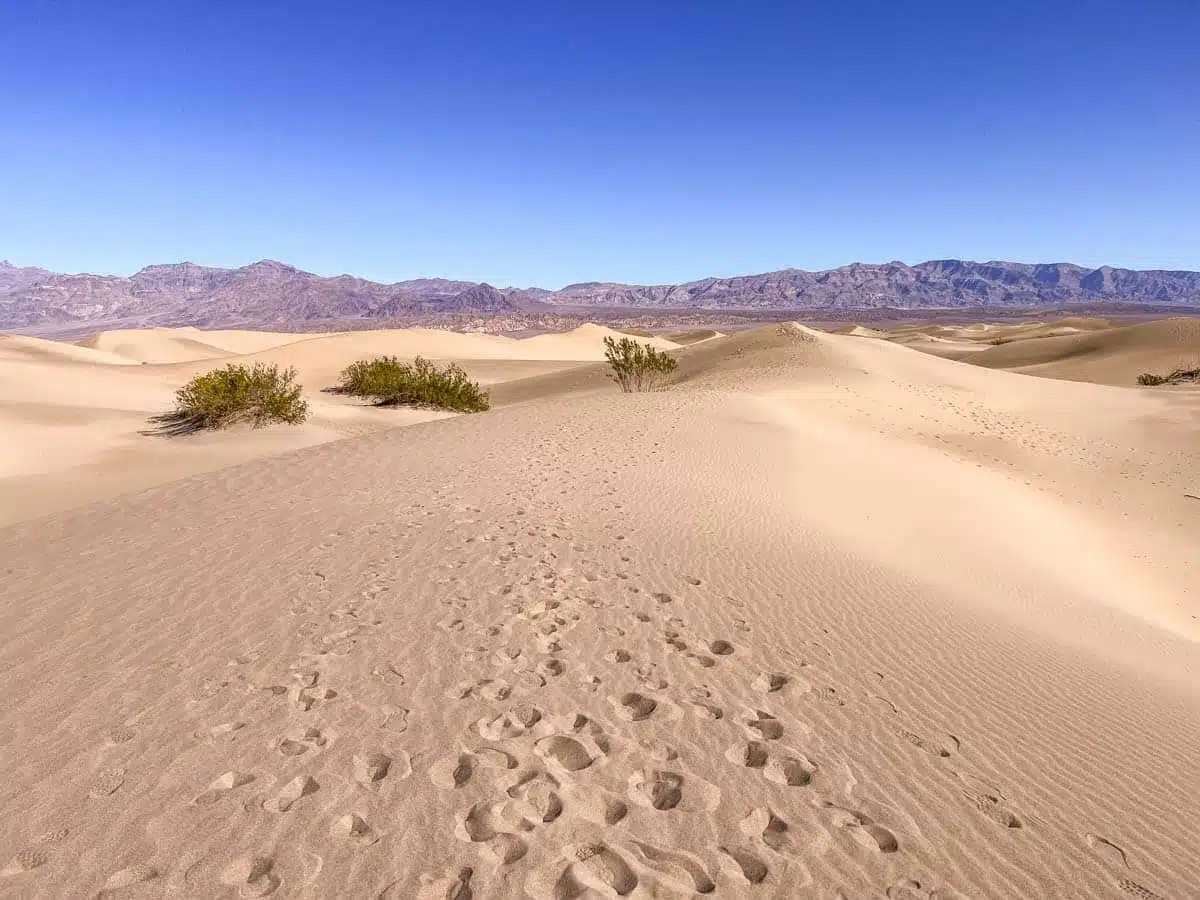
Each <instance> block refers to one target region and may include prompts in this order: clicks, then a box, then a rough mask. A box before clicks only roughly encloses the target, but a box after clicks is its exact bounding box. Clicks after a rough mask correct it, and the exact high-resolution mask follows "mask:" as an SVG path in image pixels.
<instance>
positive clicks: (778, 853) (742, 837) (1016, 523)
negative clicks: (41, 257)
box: [0, 319, 1200, 900]
mask: <svg viewBox="0 0 1200 900" xmlns="http://www.w3.org/2000/svg"><path fill="white" fill-rule="evenodd" d="M846 330H847V331H850V332H852V333H848V334H828V333H823V332H818V331H814V330H811V329H808V328H805V327H803V326H794V325H783V326H780V325H771V326H769V327H766V328H763V329H760V330H754V331H745V332H739V333H737V334H734V335H730V336H726V337H716V338H713V339H710V340H706V341H703V342H701V343H697V344H693V345H691V346H687V347H684V348H683V349H680V350H678V356H679V359H680V367H679V368H680V374H681V375H682V376H683V377H682V381H681V382H680V383H679V384H677V385H676V386H674V387H673V388H672V389H671V390H669V391H666V392H662V393H654V394H642V395H623V394H620V393H619V392H618V391H616V389H615V388H614V387H613V385H612V383H611V382H610V381H608V380H607V379H606V378H605V375H604V370H603V364H602V363H598V362H597V360H598V359H600V358H601V357H602V346H601V338H602V337H603V336H604V334H606V333H608V332H606V331H605V330H604V329H601V328H598V327H585V328H582V329H579V330H578V331H576V332H572V333H570V334H566V335H546V336H541V337H536V338H531V339H526V340H523V341H514V340H511V339H505V338H495V337H488V336H484V335H454V334H446V333H439V332H412V331H409V332H378V331H377V332H363V333H348V334H337V335H283V334H280V335H271V334H265V333H251V332H200V331H196V330H194V329H183V330H171V331H166V330H154V331H131V332H109V333H106V334H101V335H97V336H95V337H94V338H92V339H89V340H88V341H86V342H84V345H73V344H65V343H56V342H51V341H39V340H36V339H33V338H24V337H7V338H0V432H2V433H3V442H2V443H0V520H2V521H3V522H5V523H7V524H5V525H3V527H0V593H2V596H3V602H2V603H0V696H3V698H4V702H3V704H2V705H0V771H2V772H3V773H4V778H3V780H2V781H0V813H2V814H3V815H2V817H0V897H22V898H23V897H56V898H57V897H95V896H98V895H101V896H105V897H108V896H112V897H125V896H128V897H160V896H172V897H174V896H180V897H204V898H207V897H223V896H230V897H233V896H243V897H255V896H266V895H268V894H273V895H275V896H282V897H311V898H325V897H387V898H423V900H425V898H433V897H437V898H454V900H465V898H469V897H474V898H492V897H498V898H507V897H514V898H517V897H529V898H533V900H568V898H584V897H613V896H624V897H633V898H638V897H666V898H683V897H691V896H694V895H698V894H699V895H703V894H713V895H714V896H728V897H763V898H768V897H769V898H793V897H795V898H805V897H813V898H835V897H842V898H847V900H849V898H876V897H885V898H891V900H898V898H922V897H925V898H934V897H936V898H942V900H945V898H961V897H986V898H1005V900H1009V898H1041V897H1053V898H1059V897H1063V898H1070V897H1079V898H1085V897H1087V898H1091V897H1114V898H1120V897H1133V898H1155V897H1162V898H1168V897H1169V898H1187V897H1195V896H1196V885H1198V884H1200V856H1198V855H1197V853H1196V847H1195V839H1196V835H1197V834H1200V804H1198V803H1197V802H1196V798H1197V797H1200V647H1198V645H1197V641H1198V640H1200V619H1198V618H1197V617H1198V616H1200V596H1198V591H1200V588H1198V585H1200V575H1198V573H1200V549H1198V548H1200V542H1198V540H1197V538H1198V536H1200V500H1197V499H1195V498H1196V497H1197V496H1200V452H1198V448H1200V390H1198V389H1196V388H1193V387H1185V386H1179V387H1160V388H1139V387H1135V386H1133V384H1134V380H1135V379H1136V377H1137V374H1139V373H1140V372H1142V371H1166V370H1170V369H1171V368H1172V367H1174V366H1175V365H1177V364H1178V363H1180V362H1181V361H1187V360H1189V359H1196V358H1200V322H1198V321H1197V320H1188V319H1172V320H1164V321H1159V322H1150V323H1144V324H1138V325H1113V324H1112V323H1106V322H1103V321H1099V320H1092V319H1080V320H1067V321H1065V322H1057V323H1046V324H1034V325H1021V326H998V327H995V328H992V329H991V330H989V329H988V327H987V326H962V327H947V326H934V327H930V328H924V329H922V328H919V327H912V326H909V327H905V328H899V329H893V330H891V331H887V332H883V331H872V330H870V329H861V328H860V329H846ZM662 346H664V347H670V346H672V345H671V344H670V343H664V344H662ZM384 352H386V353H395V354H398V355H412V354H416V353H421V354H423V355H426V356H428V357H431V358H436V359H456V360H460V361H461V362H462V363H463V365H464V366H466V367H467V369H468V371H469V372H470V373H471V374H472V375H473V376H474V377H476V378H478V379H480V380H482V381H486V382H487V383H488V384H489V386H490V388H491V390H492V394H493V402H494V408H493V410H492V411H490V412H488V413H484V414H480V415H472V416H441V415H437V414H432V413H427V412H420V411H411V410H408V411H405V410H378V409H373V408H369V407H363V406H361V405H359V404H357V403H354V402H350V401H347V400H345V399H344V398H339V397H336V396H334V395H330V394H324V393H321V392H320V388H321V387H324V386H328V385H330V384H332V383H333V381H334V380H335V378H336V373H337V371H338V370H339V369H340V368H341V367H342V366H344V365H345V364H346V363H347V362H349V361H351V360H352V359H354V358H356V357H358V356H363V355H370V354H375V353H384ZM227 359H229V360H245V359H249V360H258V359H262V360H268V361H277V362H280V363H283V364H286V365H294V366H296V367H297V369H298V370H299V372H300V380H301V381H302V382H303V383H304V384H305V385H306V387H307V388H308V392H307V394H308V397H309V399H310V402H311V403H312V405H313V413H314V415H313V420H312V421H311V422H310V423H308V424H306V425H304V426H301V427H299V428H287V427H280V428H269V429H263V430H260V431H257V432H255V431H249V430H246V431H242V430H235V431H233V432H230V433H225V434H210V435H196V436H189V437H185V438H171V439H168V438H162V437H150V436H145V435H142V434H139V430H140V429H143V428H145V427H147V426H146V418H147V417H148V416H149V415H152V414H154V413H156V412H161V411H164V410H165V409H166V408H167V407H169V405H170V401H171V396H172V393H173V391H174V390H175V389H176V388H177V387H178V386H179V385H181V384H182V383H183V382H184V381H186V380H187V378H189V377H191V376H192V375H194V374H196V373H197V372H203V371H206V370H207V369H209V368H212V367H213V366H214V365H215V364H217V363H220V362H221V361H224V360H227ZM214 361H215V362H214ZM397 425H405V426H406V427H393V426H397Z"/></svg>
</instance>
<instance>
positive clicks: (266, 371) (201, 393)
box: [156, 363, 308, 431]
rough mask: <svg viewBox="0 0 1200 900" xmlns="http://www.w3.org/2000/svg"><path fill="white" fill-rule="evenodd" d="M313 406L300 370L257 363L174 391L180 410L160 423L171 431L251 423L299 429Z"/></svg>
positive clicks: (232, 367) (213, 374) (219, 371)
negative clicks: (298, 377)
mask: <svg viewBox="0 0 1200 900" xmlns="http://www.w3.org/2000/svg"><path fill="white" fill-rule="evenodd" d="M307 417H308V404H307V403H306V402H305V401H304V399H303V398H302V397H301V387H300V385H298V384H296V370H295V369H284V370H283V371H280V369H279V367H278V366H276V365H266V364H265V363H255V364H254V366H253V368H250V367H247V366H244V365H236V364H230V365H228V366H226V367H225V368H223V369H215V370H213V371H212V372H209V373H207V374H206V375H197V376H196V377H195V378H193V379H192V380H191V381H189V382H188V383H187V384H185V385H184V386H183V387H181V388H180V389H179V390H178V391H176V393H175V410H174V411H173V412H170V413H167V414H166V415H164V416H160V417H158V418H157V419H156V421H158V422H159V423H160V424H162V425H164V426H166V427H168V428H169V429H172V430H180V431H189V430H198V429H201V428H227V427H229V426H230V425H236V424H238V423H240V422H248V423H250V424H251V425H252V426H254V427H255V428H260V427H262V426H263V425H269V424H271V423H272V422H285V423H287V424H289V425H298V424H300V423H301V422H303V421H304V420H305V419H306V418H307Z"/></svg>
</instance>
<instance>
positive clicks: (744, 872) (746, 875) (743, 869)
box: [719, 846, 770, 884]
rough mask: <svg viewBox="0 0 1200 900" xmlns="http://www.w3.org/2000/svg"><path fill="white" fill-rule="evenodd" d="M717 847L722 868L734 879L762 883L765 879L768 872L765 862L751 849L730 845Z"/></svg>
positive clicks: (744, 882) (742, 881)
mask: <svg viewBox="0 0 1200 900" xmlns="http://www.w3.org/2000/svg"><path fill="white" fill-rule="evenodd" d="M719 849H720V851H721V863H722V868H724V869H725V871H727V872H728V873H729V874H730V875H731V876H732V877H733V878H734V880H735V881H739V882H741V883H743V884H762V882H763V881H764V880H766V877H767V875H769V874H770V870H769V869H768V868H767V864H766V863H765V862H763V861H762V860H761V859H760V858H759V857H758V855H757V854H755V853H754V852H753V851H751V850H747V849H745V848H743V847H730V846H722V847H720V848H719Z"/></svg>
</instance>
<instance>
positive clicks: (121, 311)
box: [0, 259, 1200, 329]
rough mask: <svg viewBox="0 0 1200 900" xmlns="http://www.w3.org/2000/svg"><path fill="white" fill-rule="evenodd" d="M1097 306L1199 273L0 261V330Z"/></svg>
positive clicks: (1155, 297) (1196, 278)
mask: <svg viewBox="0 0 1200 900" xmlns="http://www.w3.org/2000/svg"><path fill="white" fill-rule="evenodd" d="M1096 303H1127V304H1146V305H1151V304H1152V305H1156V306H1178V307H1200V272H1171V271H1134V270H1131V269H1114V268H1111V267H1108V266H1103V267H1101V268H1098V269H1087V268H1084V267H1082V266H1075V265H1070V264H1068V263H1049V264H1041V265H1030V264H1024V263H1010V262H986V263H977V262H969V261H964V260H957V259H949V260H935V261H932V262H924V263H920V264H918V265H915V266H908V265H905V264H904V263H901V262H891V263H884V264H882V265H870V264H864V263H855V264H853V265H849V266H843V267H841V268H838V269H830V270H828V271H824V272H806V271H803V270H801V269H783V270H780V271H778V272H767V273H765V274H762V275H743V276H738V277H735V278H705V279H701V280H700V281H692V282H688V283H686V284H675V285H632V284H613V283H607V282H588V283H583V284H572V285H568V286H567V287H565V288H562V289H561V290H556V291H551V290H544V289H540V288H531V289H512V288H510V289H498V288H495V287H492V286H491V285H489V284H476V283H474V282H465V281H447V280H445V279H440V278H423V279H418V280H414V281H402V282H397V283H395V284H380V283H378V282H373V281H367V280H365V279H362V278H354V277H352V276H349V275H339V276H336V277H332V278H328V277H322V276H319V275H314V274H312V273H311V272H304V271H302V270H300V269H297V268H295V267H294V266H289V265H285V264H283V263H278V262H273V261H270V260H263V261H262V262H257V263H254V264H253V265H249V266H243V267H241V268H237V269H217V268H209V267H205V266H198V265H195V264H194V263H177V264H173V265H157V266H148V267H147V268H145V269H142V270H141V271H139V272H137V273H136V274H134V275H132V276H130V277H127V278H126V277H116V276H108V275H63V274H58V273H55V272H49V271H47V270H45V269H37V268H18V267H16V266H13V265H12V264H10V263H7V262H0V328H22V329H26V328H37V327H43V326H57V325H65V324H74V323H78V324H81V325H82V324H86V323H91V322H95V323H106V324H108V323H115V322H126V323H136V324H139V325H183V324H191V325H202V326H218V325H250V324H252V325H257V326H269V325H272V324H282V323H293V324H295V323H302V322H313V321H324V320H343V321H344V320H351V321H353V320H361V319H367V320H378V319H387V318H404V317H412V316H419V315H427V314H436V315H442V314H447V315H448V314H461V313H471V314H479V315H499V314H512V313H518V312H531V311H532V312H539V311H554V310H563V309H579V308H582V309H586V308H595V307H604V308H609V309H614V308H630V309H655V310H760V311H764V312H766V311H773V312H778V311H782V310H800V311H802V310H830V311H833V310H853V309H863V310H870V309H884V308H893V309H971V308H978V307H992V308H998V309H1014V308H1031V309H1036V308H1038V307H1049V306H1054V307H1060V306H1063V305H1068V304H1096Z"/></svg>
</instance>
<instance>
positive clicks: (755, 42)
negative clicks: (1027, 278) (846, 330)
mask: <svg viewBox="0 0 1200 900" xmlns="http://www.w3.org/2000/svg"><path fill="white" fill-rule="evenodd" d="M1198 46H1200V3H1197V2H1196V0H1077V2H1054V0H1044V2H1026V0H1006V2H993V3H979V2H962V0H957V2H948V0H919V2H912V3H900V2H896V0H886V2H885V0H878V2H876V0H857V2H855V0H845V2H835V0H828V2H825V3H821V4H817V3H804V2H798V0H793V2H774V0H759V2H755V0H747V2H743V3H734V2H708V0H665V2H652V0H642V2H627V0H607V2H603V3H596V2H577V3H568V2H561V0H558V2H546V3H532V2H512V3H497V2H494V0H493V2H486V3H484V2H474V0H465V2H456V3H440V4H439V3H421V4H413V3H407V2H383V0H379V2H367V0H341V2H337V3H332V2H327V0H325V2H308V0H289V2H282V0H279V2H252V0H247V2H238V3H231V2H224V0H205V2H200V0H196V2H192V3H180V2H172V0H155V2H143V0H105V2H97V0H59V2H52V0H0V259H2V258H6V257H7V258H9V259H11V260H12V261H13V262H15V263H17V264H19V265H41V266H46V267H48V268H53V269H57V270H60V271H91V272H101V273H114V274H128V273H131V272H133V271H135V270H136V269H138V268H140V267H141V266H143V265H147V264H150V263H159V262H174V261H179V260H184V259H188V260H192V261H194V262H199V263H203V264H207V265H242V264H245V263H248V262H252V261H254V260H257V259H261V258H274V259H280V260H283V261H286V262H290V263H293V264H295V265H298V266H300V267H301V268H305V269H308V270H311V271H315V272H319V273H322V274H337V273H341V272H350V273H353V274H356V275H362V276H364V277H369V278H373V279H378V280H384V281H392V280H399V279H403V278H412V277H420V276H433V275H440V276H445V277H455V278H467V279H472V280H486V281H489V282H491V283H493V284H497V285H519V286H526V285H534V284H536V285H540V286H544V287H558V286H561V285H563V284H566V283H569V282H573V281H583V280H619V281H631V282H655V283H659V282H676V281H684V280H690V279H694V278H700V277H703V276H706V275H733V274H742V273H752V272H762V271H768V270H771V269H778V268H784V267H787V266H795V267H799V268H806V269H821V268H828V267H833V266H837V265H843V264H846V263H850V262H854V261H864V262H883V261H887V260H891V259H901V260H904V261H905V262H910V263H911V262H918V261H921V260H924V259H931V258H942V257H964V258H971V259H1016V260H1024V261H1073V262H1079V263H1082V264H1084V265H1099V264H1101V263H1109V264H1113V265H1122V266H1130V267H1135V268H1192V269H1200V51H1198V49H1197V47H1198Z"/></svg>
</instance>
